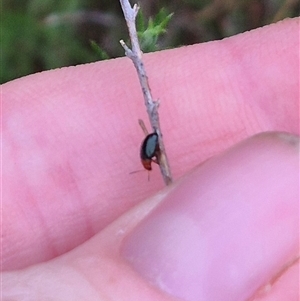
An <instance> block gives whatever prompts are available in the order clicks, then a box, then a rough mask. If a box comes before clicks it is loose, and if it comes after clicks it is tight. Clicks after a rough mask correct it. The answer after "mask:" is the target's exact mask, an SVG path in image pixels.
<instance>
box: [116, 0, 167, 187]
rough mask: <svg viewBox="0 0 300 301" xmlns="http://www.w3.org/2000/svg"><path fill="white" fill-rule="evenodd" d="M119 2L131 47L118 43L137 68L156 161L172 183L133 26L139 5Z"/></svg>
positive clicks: (165, 176) (165, 177) (156, 115)
mask: <svg viewBox="0 0 300 301" xmlns="http://www.w3.org/2000/svg"><path fill="white" fill-rule="evenodd" d="M120 3H121V6H122V10H123V13H124V17H125V20H126V23H127V27H128V30H129V36H130V41H131V47H132V49H130V48H129V47H128V46H127V45H126V44H125V42H124V41H123V40H121V41H120V43H121V45H122V47H123V48H124V50H125V54H126V56H127V57H129V58H130V59H131V60H132V62H133V64H134V66H135V68H136V70H137V73H138V77H139V80H140V84H141V87H142V91H143V95H144V100H145V106H146V108H147V113H148V116H149V120H150V123H151V126H152V129H153V131H154V132H156V133H157V135H158V143H159V148H160V153H159V156H158V163H159V167H160V171H161V174H162V176H163V179H164V182H165V184H166V185H169V184H171V183H172V175H171V170H170V165H169V162H168V158H167V154H166V150H165V146H164V142H163V135H162V131H161V129H160V123H159V114H158V107H159V102H158V101H154V100H153V98H152V94H151V90H150V86H149V83H148V77H147V74H146V70H145V66H144V63H143V61H142V51H141V49H140V45H139V41H138V36H137V31H136V26H135V20H136V16H137V13H138V10H139V7H138V5H137V4H134V6H133V7H131V5H130V3H129V1H128V0H120Z"/></svg>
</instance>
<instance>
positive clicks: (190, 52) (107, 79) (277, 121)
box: [1, 18, 299, 301]
mask: <svg viewBox="0 0 300 301" xmlns="http://www.w3.org/2000/svg"><path fill="white" fill-rule="evenodd" d="M144 60H145V64H146V68H147V72H148V76H149V80H150V85H151V89H152V92H153V95H154V97H155V98H159V99H160V102H161V105H160V108H159V113H160V119H161V127H162V131H163V134H164V142H165V145H166V148H167V153H168V156H169V161H170V163H171V167H172V172H173V176H174V179H175V183H174V185H173V186H170V187H167V188H164V184H163V181H162V179H161V177H160V175H159V171H158V168H157V166H153V169H154V170H153V171H152V172H151V175H150V182H148V181H147V174H146V173H136V174H132V175H130V174H129V173H130V172H131V171H135V170H138V169H141V164H140V162H139V157H138V154H139V149H138V148H139V145H140V143H141V141H142V139H143V133H142V131H141V130H140V129H139V127H138V123H137V119H138V118H142V119H144V120H145V121H146V120H147V116H146V113H145V108H144V105H143V101H142V95H141V91H140V88H139V84H138V81H137V76H136V74H135V70H134V68H133V66H132V63H131V61H130V60H129V59H127V58H121V59H116V60H109V61H103V62H99V63H95V64H88V65H82V66H76V67H69V68H63V69H59V70H53V71H49V72H43V73H40V74H35V75H32V76H28V77H24V78H21V79H19V80H15V81H12V82H10V83H7V84H5V85H3V86H2V87H1V89H2V111H3V113H2V130H3V137H2V146H3V148H2V157H3V163H2V172H3V180H2V188H3V192H2V195H3V200H2V208H3V214H2V270H3V272H2V280H3V281H2V282H3V290H2V294H3V300H11V298H12V299H14V300H23V298H24V296H27V298H28V300H41V296H43V298H44V299H47V300H104V301H106V300H146V301H147V300H158V301H159V300H174V296H179V297H182V298H186V300H188V301H190V300H191V301H193V300H198V299H197V298H198V296H205V298H206V301H209V300H215V299H213V298H214V296H215V295H214V294H215V290H216V289H215V288H216V287H219V288H220V287H222V285H223V287H224V285H225V284H222V281H224V277H223V278H222V277H220V271H224V268H225V267H227V265H226V264H227V263H228V262H229V263H230V262H231V259H232V260H233V259H235V258H239V259H240V260H241V262H243V261H244V262H247V263H248V262H250V263H251V260H248V257H243V256H246V255H245V253H243V254H242V255H241V254H239V253H238V252H239V251H241V248H237V247H236V248H234V247H232V249H230V250H232V252H228V254H226V257H225V258H224V260H220V261H217V263H216V266H212V267H211V270H210V271H207V270H206V269H203V270H204V272H205V273H206V274H204V275H201V277H203V278H204V279H205V285H204V287H203V291H201V292H199V291H195V293H194V295H193V296H192V295H189V296H184V295H182V292H180V291H178V289H177V288H176V287H175V288H172V285H173V286H174V283H173V284H172V283H171V284H168V285H169V287H166V286H164V287H159V284H158V283H157V282H158V281H155V280H153V279H151V277H152V276H149V275H148V274H149V273H148V272H149V266H145V267H144V266H142V267H141V266H140V264H139V263H138V262H136V261H135V259H132V258H133V257H134V256H136V257H138V256H139V252H140V251H139V248H140V246H143V245H145V243H147V242H148V237H146V236H142V238H139V237H138V235H137V233H139V231H140V232H141V231H142V232H141V233H146V232H147V231H148V233H151V235H152V234H153V237H154V244H157V242H161V243H162V246H163V245H164V243H166V242H168V239H169V238H168V237H167V235H168V234H165V235H166V237H165V241H164V239H163V241H161V238H159V236H158V234H157V232H159V229H155V227H154V228H153V227H152V228H151V225H150V226H149V227H150V228H149V227H148V226H147V225H148V224H149V223H150V224H151V222H149V220H150V221H151V219H148V222H147V218H146V217H147V216H148V215H150V216H151V214H150V212H151V211H153V210H154V211H153V215H152V216H154V217H155V212H156V213H157V212H160V211H163V210H165V211H166V212H167V211H168V210H171V209H172V206H173V205H174V208H173V209H174V210H175V211H176V210H177V211H178V210H185V209H184V206H182V196H183V195H185V193H186V199H184V202H186V208H188V209H190V210H192V209H191V208H192V207H191V206H192V204H194V203H195V198H196V204H197V206H198V207H197V208H202V207H203V206H204V209H203V210H204V211H202V212H200V213H199V216H197V218H196V220H198V221H199V223H200V224H201V222H203V223H204V224H205V223H209V225H210V228H207V227H204V228H205V229H206V230H207V231H204V232H203V233H201V237H204V238H205V239H207V240H209V239H211V240H210V245H211V244H214V245H215V246H224V242H226V243H227V242H228V241H235V240H237V243H238V245H239V246H243V245H244V243H245V245H250V246H257V245H258V246H259V244H257V241H258V240H259V241H266V242H267V243H266V246H264V249H263V250H264V256H262V258H260V260H257V261H254V262H252V263H251V269H250V271H251V272H252V273H254V272H253V271H255V273H254V275H256V277H255V279H254V280H253V281H249V278H251V277H252V276H253V274H250V273H249V270H248V268H249V267H248V266H247V268H245V269H241V270H237V273H238V277H237V279H235V282H234V284H232V285H233V286H234V287H235V288H236V289H235V290H234V291H235V292H239V295H234V293H228V292H227V293H228V294H227V295H226V294H225V293H224V297H223V298H222V300H223V301H226V300H267V301H270V300H273V301H274V300H297V298H298V291H299V262H298V256H299V229H297V227H295V224H297V222H298V223H299V218H298V211H299V205H298V202H299V199H298V198H299V192H298V190H299V187H298V185H297V184H295V183H296V180H297V175H296V172H295V171H298V168H299V165H298V151H297V149H298V141H297V138H296V137H295V136H287V135H283V134H276V133H273V134H264V135H261V136H258V137H257V136H256V137H254V138H250V139H249V140H247V141H246V142H244V143H242V144H238V145H237V146H235V145H236V144H237V143H239V142H240V141H242V140H244V139H247V138H249V137H251V136H253V135H255V134H257V133H261V132H266V131H276V132H287V133H290V134H292V135H299V19H298V18H296V19H291V20H286V21H283V22H280V23H277V24H274V25H271V26H267V27H264V28H261V29H257V30H254V31H251V32H248V33H244V34H241V35H237V36H235V37H232V38H229V39H225V40H223V41H217V42H211V43H205V44H199V45H194V46H189V47H182V48H179V49H173V50H168V51H161V52H157V53H153V54H148V55H144ZM234 146H235V147H234ZM229 147H233V148H231V150H229V151H226V152H225V153H224V151H225V150H226V149H228V148H229ZM262 153H263V154H266V153H267V154H268V156H264V157H262V156H261V154H262ZM211 158H212V159H211ZM233 158H236V161H235V160H233ZM266 158H267V159H266ZM203 162H204V163H203ZM249 162H252V163H253V164H252V165H251V164H250V163H249ZM265 162H266V165H264V164H265ZM201 163H202V164H201ZM249 164H250V165H249ZM268 164H269V165H268ZM154 165H155V164H154ZM216 166H226V167H227V169H226V170H228V175H227V174H226V173H225V174H224V177H225V178H226V179H227V177H228V179H231V180H232V181H233V179H235V183H234V186H233V187H231V186H230V185H229V186H230V189H231V190H227V189H229V188H228V185H224V183H223V178H224V177H223V178H222V177H220V170H221V171H222V172H224V168H223V169H222V168H220V170H218V168H217V167H216ZM231 166H232V168H231ZM262 166H263V167H265V168H262ZM255 167H256V168H257V169H258V170H260V168H262V172H259V173H257V172H254V170H256V168H255ZM191 169H193V172H191ZM248 171H249V172H248ZM244 174H247V176H248V178H247V183H252V184H253V185H254V187H256V186H259V187H258V190H257V191H258V192H257V194H255V196H256V197H255V198H253V193H252V190H249V189H248V190H247V189H246V188H247V187H248V186H247V185H246V186H245V179H244V178H243V175H244ZM180 177H184V179H183V180H178V179H180ZM276 177H277V178H276ZM263 179H268V181H267V182H266V183H267V184H268V185H266V186H263V187H262V186H260V185H258V183H260V182H261V181H263ZM269 179H271V180H272V182H271V180H269ZM286 179H291V180H288V181H287V180H286ZM198 180H199V181H198ZM258 180H259V181H258ZM201 181H202V182H201ZM206 181H208V182H206ZM214 181H215V182H214ZM203 182H205V183H207V187H214V189H213V197H214V200H215V202H214V203H213V205H212V206H211V207H209V208H207V207H205V204H209V202H208V203H206V201H205V197H203V191H202V189H201V183H203ZM199 183H200V184H199ZM274 183H276V185H274ZM277 183H281V184H282V185H278V184H277ZM199 187H200V188H199ZM245 187H246V188H245ZM274 187H276V189H275V190H274ZM206 189H208V188H206ZM240 189H246V190H242V191H243V196H245V198H244V200H245V204H249V208H248V207H242V208H241V209H240V211H238V215H239V216H241V220H243V219H245V220H247V222H248V224H249V225H250V226H249V227H247V228H245V229H247V231H248V232H247V235H244V236H243V235H241V234H238V233H235V232H234V231H233V230H232V228H230V226H232V225H231V224H230V222H228V223H227V222H225V223H223V220H222V218H223V217H222V214H220V210H219V208H225V209H224V211H221V212H225V213H226V216H224V220H225V221H230V220H231V219H230V217H231V214H233V215H234V214H237V213H236V208H237V203H236V202H235V201H228V202H225V203H224V193H228V194H232V195H233V196H237V195H238V193H237V191H241V190H240ZM272 191H276V192H275V193H273V194H272ZM176 192H178V193H176ZM207 193H208V192H207ZM209 193H212V192H211V191H210V192H209ZM218 193H219V195H218ZM260 197H261V199H263V200H264V199H268V200H271V202H268V201H266V202H263V201H261V202H259V204H258V203H257V202H258V200H260ZM236 198H237V197H236ZM273 198H274V200H273ZM233 199H235V197H233ZM164 200H166V202H164ZM160 203H162V204H163V205H161V206H160V207H158V206H159V204H160ZM165 204H169V205H165ZM172 204H173V205H172ZM180 204H181V205H180ZM258 205H259V206H262V207H260V212H262V213H265V215H263V214H262V216H261V219H257V215H256V214H253V215H251V216H250V218H249V210H250V211H251V210H252V209H253V208H257V206H258ZM207 206H208V205H207ZM224 206H225V207H224ZM272 206H277V207H276V208H277V209H278V208H281V209H280V210H279V209H278V210H277V209H276V210H275V209H274V210H275V211H274V212H276V213H277V214H275V213H274V214H268V212H273V211H272V210H273V209H272V208H273V207H272ZM156 207H158V209H156V210H155V208H156ZM161 208H167V209H161ZM168 208H169V209H168ZM170 208H171V209H170ZM178 208H179V209H178ZM188 209H187V210H188ZM297 209H298V210H297ZM203 212H204V213H206V212H208V215H209V216H214V219H212V220H209V221H207V220H206V218H207V217H206V215H205V214H204V213H203ZM218 212H219V213H218ZM251 212H252V211H251ZM243 214H244V216H243ZM282 215H284V218H282ZM225 217H226V218H225ZM154 219H155V218H154ZM143 220H144V222H142V223H141V224H140V226H137V225H138V224H139V222H140V221H143ZM241 220H240V219H239V220H238V221H237V222H241ZM166 221H167V222H168V220H166ZM170 222H171V221H170ZM183 224H184V221H183ZM278 224H279V225H280V229H279V230H278V229H277V228H276V226H275V225H278ZM179 225H180V223H179ZM198 226H199V225H198ZM198 226H197V227H198ZM143 227H144V228H145V227H146V228H147V227H148V228H147V231H146V230H145V229H144V230H143ZM199 227H200V226H199ZM218 227H222V228H224V231H222V232H220V233H219V235H217V234H216V235H215V236H213V238H212V234H211V233H212V231H211V229H218ZM227 227H228V228H227ZM236 227H237V228H240V227H242V225H240V224H237V225H236ZM141 229H142V230H141ZM226 229H228V231H226ZM155 230H157V231H155ZM202 230H203V229H202ZM273 230H274V231H273ZM297 230H298V231H297ZM143 231H144V232H143ZM145 231H146V232H145ZM149 231H150V232H149ZM151 231H152V232H151ZM245 231H246V230H245ZM272 231H273V232H272ZM276 231H277V232H276ZM163 233H164V232H163ZM216 233H218V231H217V232H216ZM170 235H171V234H170ZM206 235H207V237H206ZM91 237H92V238H91ZM274 237H275V238H276V239H274ZM90 238H91V239H90ZM192 238H193V237H192V236H191V239H192ZM176 243H180V242H176ZM185 243H186V244H188V245H187V246H185V250H189V252H188V253H193V252H192V251H193V247H194V246H193V244H192V243H191V240H186V241H185ZM226 243H225V245H226ZM189 244H190V249H189ZM135 245H136V246H137V247H135ZM159 246H160V245H158V247H155V248H154V249H153V250H152V249H151V254H153V256H150V257H151V260H153V261H154V262H149V263H148V264H149V265H153V264H155V263H156V262H160V261H164V260H165V258H166V257H165V256H166V254H165V251H163V252H160V249H159ZM229 246H230V244H229V245H228V246H227V247H229ZM220 249H222V247H220ZM220 249H219V248H218V247H216V248H212V249H210V255H209V256H211V257H210V260H211V258H214V256H215V257H217V256H218V255H219V254H220V253H218V252H220ZM242 250H244V249H242ZM259 250H260V249H255V248H254V251H256V252H258V253H259ZM274 250H275V251H274ZM251 254H252V253H251ZM270 254H272V256H271V257H270V256H268V255H270ZM173 255H174V254H173ZM173 255H172V256H173ZM202 255H203V254H202ZM160 256H161V258H159V257H160ZM176 256H179V257H182V258H186V257H187V256H186V251H185V253H183V254H179V255H178V254H177V255H176ZM176 256H175V257H174V258H175V259H176V260H177V259H178V261H179V262H180V260H181V259H182V258H181V259H180V258H179V257H176ZM205 256H208V255H207V254H206V253H205V254H204V255H203V258H201V260H202V261H204V262H205V261H206V260H208V258H206V257H205ZM248 256H249V254H248ZM251 258H252V257H251ZM199 260H200V259H199ZM159 264H160V265H161V263H159ZM173 264H174V266H175V265H176V264H177V262H174V263H173ZM199 265H200V267H201V264H200V263H199V262H197V263H195V264H194V266H195V268H197V269H198V270H199ZM255 265H257V266H258V267H257V269H255ZM241 266H242V264H241ZM159 267H160V268H162V269H163V268H164V267H163V266H159ZM238 268H239V266H238ZM143 269H144V270H143ZM200 269H201V268H200ZM179 270H180V271H181V270H182V269H181V268H180V269H179ZM247 271H248V273H247ZM173 272H174V271H173ZM183 272H184V273H187V271H186V270H184V271H183ZM190 272H191V274H193V271H190ZM197 272H198V271H196V273H197ZM204 272H203V273H204ZM221 274H222V273H221ZM197 275H198V274H197ZM184 276H185V278H187V277H189V276H190V275H184ZM226 276H227V275H226ZM199 277H200V276H199ZM207 279H208V280H207ZM230 279H231V278H230ZM171 282H172V281H171ZM153 283H154V285H153ZM228 285H230V284H228V283H227V286H228ZM178 286H180V285H178ZM225 287H226V286H225ZM219 290H220V289H219ZM191 291H193V288H192V289H191ZM166 292H167V293H166ZM192 293H193V292H192ZM192 293H191V294H192ZM46 297H47V298H46ZM43 298H42V299H43ZM242 298H243V299H242Z"/></svg>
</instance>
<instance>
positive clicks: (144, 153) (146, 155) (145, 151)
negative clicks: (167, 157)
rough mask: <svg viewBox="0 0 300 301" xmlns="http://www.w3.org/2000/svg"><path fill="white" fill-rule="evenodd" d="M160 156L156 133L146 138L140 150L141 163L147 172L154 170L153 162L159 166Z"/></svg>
mask: <svg viewBox="0 0 300 301" xmlns="http://www.w3.org/2000/svg"><path fill="white" fill-rule="evenodd" d="M158 155H159V144H158V135H157V133H155V132H154V133H151V134H149V135H147V136H146V137H145V139H144V140H143V142H142V145H141V149H140V158H141V162H142V164H143V166H144V168H145V169H146V170H149V171H150V170H152V166H151V163H152V162H154V163H156V164H158ZM154 157H155V158H154Z"/></svg>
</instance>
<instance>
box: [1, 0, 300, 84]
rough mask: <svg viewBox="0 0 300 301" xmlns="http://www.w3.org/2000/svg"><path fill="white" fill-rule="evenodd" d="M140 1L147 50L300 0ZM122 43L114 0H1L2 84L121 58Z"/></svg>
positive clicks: (286, 10) (259, 21)
mask: <svg viewBox="0 0 300 301" xmlns="http://www.w3.org/2000/svg"><path fill="white" fill-rule="evenodd" d="M131 3H133V2H131ZM138 3H139V4H140V6H141V10H142V13H141V14H139V17H138V20H137V23H138V29H139V37H140V39H141V46H142V48H143V50H144V51H155V50H159V49H165V48H173V47H177V46H180V45H188V44H193V43H199V42H205V41H209V40H215V39H221V38H224V37H227V36H230V35H233V34H236V33H239V32H243V31H245V30H250V29H253V28H256V27H260V26H263V25H266V24H269V23H272V22H276V21H279V20H281V19H284V18H286V17H295V16H298V15H299V7H300V4H299V1H298V0H265V1H261V0H223V1H220V0H184V1H182V0H181V1H179V0H172V1H170V0H164V1H160V2H158V1H154V0H139V1H138ZM162 8H163V9H162ZM171 13H174V15H173V16H172V14H171ZM171 16H172V18H171ZM120 39H124V40H128V32H127V28H126V24H125V21H124V18H123V14H122V11H121V8H120V4H119V2H118V1H113V2H109V1H96V0H68V1H58V0H51V1H50V0H2V2H1V31H0V45H1V46H0V47H1V49H0V50H1V56H0V67H1V68H0V69H1V70H0V72H1V73H0V83H4V82H7V81H9V80H12V79H15V78H18V77H21V76H24V75H28V74H31V73H35V72H39V71H43V70H47V69H53V68H58V67H63V66H69V65H76V64H82V63H87V62H93V61H97V60H100V59H107V58H108V57H110V58H113V57H118V56H123V55H124V50H123V49H122V47H121V46H120V44H119V40H120ZM97 45H99V47H97Z"/></svg>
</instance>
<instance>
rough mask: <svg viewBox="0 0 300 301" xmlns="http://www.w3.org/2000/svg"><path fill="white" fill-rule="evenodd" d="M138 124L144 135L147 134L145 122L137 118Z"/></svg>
mask: <svg viewBox="0 0 300 301" xmlns="http://www.w3.org/2000/svg"><path fill="white" fill-rule="evenodd" d="M139 125H140V127H141V129H142V130H143V132H144V134H145V136H147V135H148V134H149V133H148V130H147V128H146V126H145V123H144V121H143V120H142V119H139Z"/></svg>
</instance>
